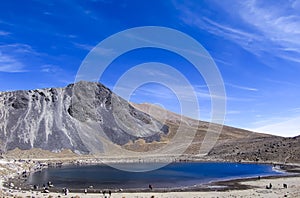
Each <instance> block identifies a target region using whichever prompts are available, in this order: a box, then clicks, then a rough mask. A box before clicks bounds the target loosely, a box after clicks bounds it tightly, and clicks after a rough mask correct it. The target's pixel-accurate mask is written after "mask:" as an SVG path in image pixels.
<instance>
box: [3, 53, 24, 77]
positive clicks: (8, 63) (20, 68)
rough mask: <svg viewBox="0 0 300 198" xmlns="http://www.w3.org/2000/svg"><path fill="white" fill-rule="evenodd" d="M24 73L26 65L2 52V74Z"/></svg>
mask: <svg viewBox="0 0 300 198" xmlns="http://www.w3.org/2000/svg"><path fill="white" fill-rule="evenodd" d="M24 71H25V70H24V65H23V63H22V62H20V61H19V60H17V59H16V58H14V57H11V56H9V55H5V54H3V53H1V52H0V72H9V73H16V72H24Z"/></svg>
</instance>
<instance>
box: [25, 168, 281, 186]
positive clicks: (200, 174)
mask: <svg viewBox="0 0 300 198" xmlns="http://www.w3.org/2000/svg"><path fill="white" fill-rule="evenodd" d="M139 165H140V164H123V166H131V167H132V166H137V168H138V166H139ZM148 165H151V164H148ZM278 174H283V173H280V172H276V171H274V170H272V166H270V165H264V164H240V163H194V162H193V163H172V164H169V165H168V166H165V167H163V168H160V169H158V170H155V171H150V172H139V173H138V172H126V171H120V170H117V169H115V168H112V167H110V166H106V165H89V166H76V165H72V166H63V167H61V168H48V169H44V170H43V171H41V172H36V173H33V174H31V175H30V177H29V178H28V182H29V183H30V184H39V185H41V184H46V183H47V182H48V181H52V182H53V183H54V185H55V186H56V187H68V188H81V189H83V188H86V187H88V186H91V185H92V186H94V188H98V189H105V188H106V189H108V188H109V189H119V188H123V189H130V188H147V187H148V185H149V184H151V185H153V186H154V187H155V188H170V187H183V186H193V185H199V184H204V183H208V182H210V181H216V180H226V179H233V178H244V177H257V176H267V175H278Z"/></svg>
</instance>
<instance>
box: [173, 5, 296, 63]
mask: <svg viewBox="0 0 300 198" xmlns="http://www.w3.org/2000/svg"><path fill="white" fill-rule="evenodd" d="M215 3H216V4H218V6H219V7H220V8H221V9H224V11H226V12H228V13H232V14H234V20H235V22H234V23H231V24H235V25H228V24H226V23H224V22H218V21H214V20H211V19H208V18H205V17H203V16H201V15H200V14H199V12H196V11H195V7H197V5H193V6H189V7H188V6H180V7H178V8H179V10H180V11H181V14H182V17H181V19H182V20H183V21H184V22H185V23H186V24H189V25H192V26H195V27H197V28H199V29H202V30H205V31H208V32H210V33H212V34H214V35H216V36H221V37H224V38H225V39H228V40H230V41H232V42H234V43H237V44H238V45H240V46H241V47H243V48H244V49H245V50H247V51H249V52H250V53H252V54H254V55H256V56H263V55H264V54H265V53H269V54H271V55H273V56H277V57H279V58H281V59H284V60H287V61H292V62H296V63H299V62H300V39H299V38H300V15H299V13H300V12H299V10H300V9H299V7H300V6H299V4H300V3H299V0H298V1H292V2H291V3H288V2H284V3H282V4H280V3H278V2H276V3H274V2H271V3H269V4H268V3H267V2H265V1H264V2H261V1H256V0H245V1H241V2H236V1H234V2H228V1H225V2H221V1H215ZM233 9H234V10H235V12H234V13H233V12H232V10H233ZM224 21H225V20H224ZM236 24H238V25H236ZM241 25H242V26H241ZM241 27H243V28H241ZM250 30H251V31H250ZM286 49H293V51H294V52H293V53H290V52H289V53H286V52H285V51H286Z"/></svg>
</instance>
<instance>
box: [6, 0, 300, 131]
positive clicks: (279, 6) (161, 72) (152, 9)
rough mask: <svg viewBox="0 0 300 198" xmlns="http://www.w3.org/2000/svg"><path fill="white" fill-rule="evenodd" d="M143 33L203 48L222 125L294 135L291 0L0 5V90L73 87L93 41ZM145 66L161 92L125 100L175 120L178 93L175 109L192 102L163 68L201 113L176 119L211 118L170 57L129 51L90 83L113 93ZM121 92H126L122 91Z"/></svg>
mask: <svg viewBox="0 0 300 198" xmlns="http://www.w3.org/2000/svg"><path fill="white" fill-rule="evenodd" d="M143 26H159V27H166V28H172V29H174V30H178V31H180V32H183V33H184V34H186V35H189V36H190V37H192V38H193V39H195V40H196V41H197V42H199V43H200V44H201V45H202V46H203V47H204V48H205V49H206V50H207V52H208V53H209V54H210V56H211V57H212V59H213V60H214V62H215V64H216V66H217V68H218V70H219V72H220V74H221V76H222V79H223V82H224V87H225V90H226V118H225V124H226V125H229V126H234V127H239V128H244V129H250V130H254V131H257V132H265V133H270V134H274V135H281V136H289V137H290V136H296V135H300V39H299V38H300V0H278V1H271V0H264V1H256V0H244V1H234V0H228V1H217V0H203V1H197V0H195V1H192V0H191V1H176V0H173V1H170V0H165V1H159V0H152V1H151V0H149V1H146V0H131V1H122V0H118V1H111V0H90V1H75V0H74V1H64V0H62V1H47V0H40V1H38V0H28V1H26V2H25V1H24V2H23V1H16V0H11V1H2V2H1V6H0V91H12V90H28V89H37V88H48V87H64V86H66V85H68V84H70V83H73V82H74V81H75V79H76V75H77V72H78V70H79V68H80V66H81V64H82V61H83V60H84V59H85V57H86V56H87V55H88V53H89V52H90V50H92V49H93V48H94V47H95V46H96V45H97V44H98V43H99V42H101V41H103V40H104V39H106V38H108V37H109V36H111V35H114V34H116V33H118V32H120V31H124V30H127V29H129V28H135V27H143ZM121 44H122V43H121ZM106 53H108V52H106ZM102 55H105V52H103V53H102ZM149 62H150V63H152V65H153V66H151V64H147V65H146V66H145V65H144V67H141V69H140V70H138V72H139V73H141V74H145V75H148V76H151V75H152V76H155V77H156V78H158V79H159V78H163V79H165V80H166V81H167V82H168V83H169V84H168V85H161V84H159V83H155V82H152V83H145V84H143V85H142V86H140V87H138V88H136V89H134V90H132V95H131V96H130V98H129V100H130V101H133V102H137V103H144V102H147V103H155V104H157V105H161V106H163V107H165V108H167V109H169V110H171V111H174V112H177V113H180V112H182V110H181V107H180V105H181V102H182V101H180V100H179V99H178V94H179V95H181V96H184V97H182V98H181V100H184V101H189V100H191V97H193V94H191V93H189V92H188V91H187V90H188V89H187V88H186V86H185V85H184V84H182V81H179V80H178V78H176V76H173V75H171V73H172V72H171V73H170V71H169V70H168V69H163V68H162V69H158V68H160V67H157V63H162V64H167V65H169V66H171V67H172V68H174V69H176V71H178V72H179V73H180V74H182V75H183V76H184V77H185V79H187V80H188V81H189V83H190V84H191V85H192V87H193V88H194V91H195V93H196V96H197V100H198V105H199V107H200V112H193V109H192V108H191V109H187V110H188V111H185V115H187V116H190V117H194V118H199V119H201V120H207V121H209V120H210V118H211V98H212V96H211V94H210V92H209V89H208V85H207V83H206V81H205V80H204V78H203V76H201V75H199V73H197V71H196V70H195V68H194V67H193V65H192V64H191V63H190V62H189V61H188V60H186V59H185V58H183V57H181V56H180V55H178V54H176V53H174V52H171V51H168V50H164V49H156V48H144V49H136V50H132V51H129V52H127V53H125V54H122V55H120V56H119V57H118V58H117V59H115V60H114V61H113V62H112V63H111V64H110V65H109V67H107V70H105V75H103V76H102V77H101V78H100V79H99V82H101V83H103V84H104V85H106V86H107V87H109V88H111V89H113V88H114V85H115V84H116V83H117V82H118V80H120V78H121V77H122V75H123V74H124V73H126V72H127V71H128V70H130V69H132V68H134V67H135V66H137V65H141V64H143V63H149ZM141 78H142V76H141ZM172 87H173V88H174V89H176V93H174V89H172ZM120 88H122V89H123V90H124V89H127V90H130V89H132V88H130V87H128V85H127V87H126V83H125V84H124V83H123V84H122V85H120ZM120 90H121V89H120ZM118 94H120V95H122V94H121V93H118Z"/></svg>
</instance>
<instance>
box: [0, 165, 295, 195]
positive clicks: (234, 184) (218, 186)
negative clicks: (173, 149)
mask: <svg viewBox="0 0 300 198" xmlns="http://www.w3.org/2000/svg"><path fill="white" fill-rule="evenodd" d="M35 161H39V160H32V161H31V163H32V164H31V166H29V169H30V170H29V171H28V172H26V174H29V173H32V172H33V169H32V168H34V167H35V166H36V163H45V162H49V160H45V161H44V162H42V161H39V162H35ZM59 161H63V159H62V160H59ZM78 161H79V162H81V163H80V164H79V165H95V164H103V162H101V163H99V161H98V162H97V163H95V160H92V159H85V160H82V159H79V160H75V161H74V160H72V161H70V160H67V161H64V162H63V163H62V164H61V165H62V166H65V165H76V164H78ZM90 161H93V162H94V163H88V162H90ZM56 162H58V161H52V163H56ZM175 162H176V161H175ZM186 162H218V163H251V162H229V161H224V160H223V161H221V160H218V161H212V160H209V161H202V160H197V161H177V163H186ZM6 163H7V164H9V163H11V162H9V161H6ZM22 163H23V164H26V163H27V162H26V160H25V161H22V162H20V165H21V164H22ZM111 163H113V162H111ZM119 163H124V162H119ZM0 164H1V163H0ZM2 164H3V159H2ZM252 164H268V165H274V164H276V165H277V166H280V169H279V171H281V172H282V171H284V172H287V173H289V174H288V175H273V176H262V177H261V178H260V179H258V178H257V177H251V178H233V179H226V180H220V181H211V182H209V183H206V184H204V185H203V184H200V185H196V186H187V187H176V188H160V189H159V188H158V189H154V190H152V191H150V190H148V189H124V190H122V191H118V190H115V189H114V190H112V189H102V190H106V192H108V190H111V191H112V192H113V193H114V194H119V195H121V194H127V196H129V195H132V196H133V195H135V194H141V193H142V194H143V193H145V194H157V195H158V194H168V193H171V194H172V193H183V194H184V193H185V194H186V193H196V194H197V193H200V194H202V193H212V192H214V193H221V194H220V195H222V193H225V194H226V193H228V192H235V191H241V190H242V191H243V190H244V191H245V190H246V191H247V190H253V189H255V186H252V185H248V184H247V183H249V182H250V183H251V182H256V183H257V182H258V181H263V180H270V181H274V180H281V179H283V180H286V179H289V178H290V179H292V180H293V179H295V178H296V180H297V181H299V182H300V174H299V173H300V165H298V164H279V163H274V162H272V163H269V162H266V163H254V162H252ZM26 167H27V166H26ZM47 167H48V166H47ZM47 167H43V168H47ZM27 168H28V167H27ZM40 170H42V169H38V170H35V171H40ZM23 171H24V170H23ZM5 178H6V179H5ZM11 181H14V182H15V181H19V182H20V183H22V179H20V170H19V172H17V173H16V174H14V175H4V179H3V176H2V178H1V179H0V185H1V186H0V191H2V193H3V195H6V196H9V195H18V196H21V195H26V196H29V194H36V193H37V194H45V193H42V192H41V190H38V191H33V190H32V189H31V188H30V187H27V188H24V187H23V188H22V187H21V188H19V187H18V184H17V183H18V182H16V184H17V185H15V186H13V187H11V186H10V182H11ZM266 184H267V183H266ZM60 191H61V190H60V189H57V188H50V193H46V195H52V194H53V193H54V196H61V195H62V193H61V192H60ZM70 191H71V193H70V195H73V197H74V195H77V194H81V195H80V197H88V196H86V195H85V194H83V193H82V192H83V189H70ZM100 192H101V190H100V189H89V190H88V194H87V195H97V194H98V195H99V193H100ZM0 195H2V194H1V192H0ZM299 195H300V194H299ZM127 196H126V197H127ZM24 197H25V196H24ZM183 197H184V196H183ZM204 197H205V196H204Z"/></svg>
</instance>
